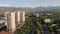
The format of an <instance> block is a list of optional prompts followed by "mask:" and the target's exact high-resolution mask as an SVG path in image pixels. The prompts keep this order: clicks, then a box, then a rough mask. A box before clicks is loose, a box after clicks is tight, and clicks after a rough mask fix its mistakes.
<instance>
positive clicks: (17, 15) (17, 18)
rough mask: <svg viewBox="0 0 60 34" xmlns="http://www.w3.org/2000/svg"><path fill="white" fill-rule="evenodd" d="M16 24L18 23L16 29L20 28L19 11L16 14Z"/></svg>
mask: <svg viewBox="0 0 60 34" xmlns="http://www.w3.org/2000/svg"><path fill="white" fill-rule="evenodd" d="M15 22H16V27H17V28H18V27H19V25H20V12H19V11H16V12H15Z"/></svg>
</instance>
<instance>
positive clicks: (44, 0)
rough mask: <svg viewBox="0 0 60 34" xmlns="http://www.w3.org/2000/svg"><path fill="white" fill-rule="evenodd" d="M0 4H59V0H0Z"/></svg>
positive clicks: (23, 5) (33, 5) (22, 5)
mask: <svg viewBox="0 0 60 34" xmlns="http://www.w3.org/2000/svg"><path fill="white" fill-rule="evenodd" d="M0 6H16V7H38V6H44V7H46V6H60V0H0Z"/></svg>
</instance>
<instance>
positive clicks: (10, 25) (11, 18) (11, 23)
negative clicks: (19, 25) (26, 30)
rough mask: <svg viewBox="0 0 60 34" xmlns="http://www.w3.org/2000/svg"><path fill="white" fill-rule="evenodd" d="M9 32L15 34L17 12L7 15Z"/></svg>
mask: <svg viewBox="0 0 60 34" xmlns="http://www.w3.org/2000/svg"><path fill="white" fill-rule="evenodd" d="M7 30H8V32H15V30H16V25H15V12H10V13H8V14H7Z"/></svg>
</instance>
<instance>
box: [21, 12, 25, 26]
mask: <svg viewBox="0 0 60 34" xmlns="http://www.w3.org/2000/svg"><path fill="white" fill-rule="evenodd" d="M24 23H25V12H24V11H21V12H20V24H21V26H23V24H24Z"/></svg>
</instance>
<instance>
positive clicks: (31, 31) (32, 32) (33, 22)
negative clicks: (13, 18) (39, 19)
mask: <svg viewBox="0 0 60 34" xmlns="http://www.w3.org/2000/svg"><path fill="white" fill-rule="evenodd" d="M34 20H35V18H33V17H32V27H31V28H30V32H29V33H28V34H34V32H35V30H36V24H35V21H34Z"/></svg>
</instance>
